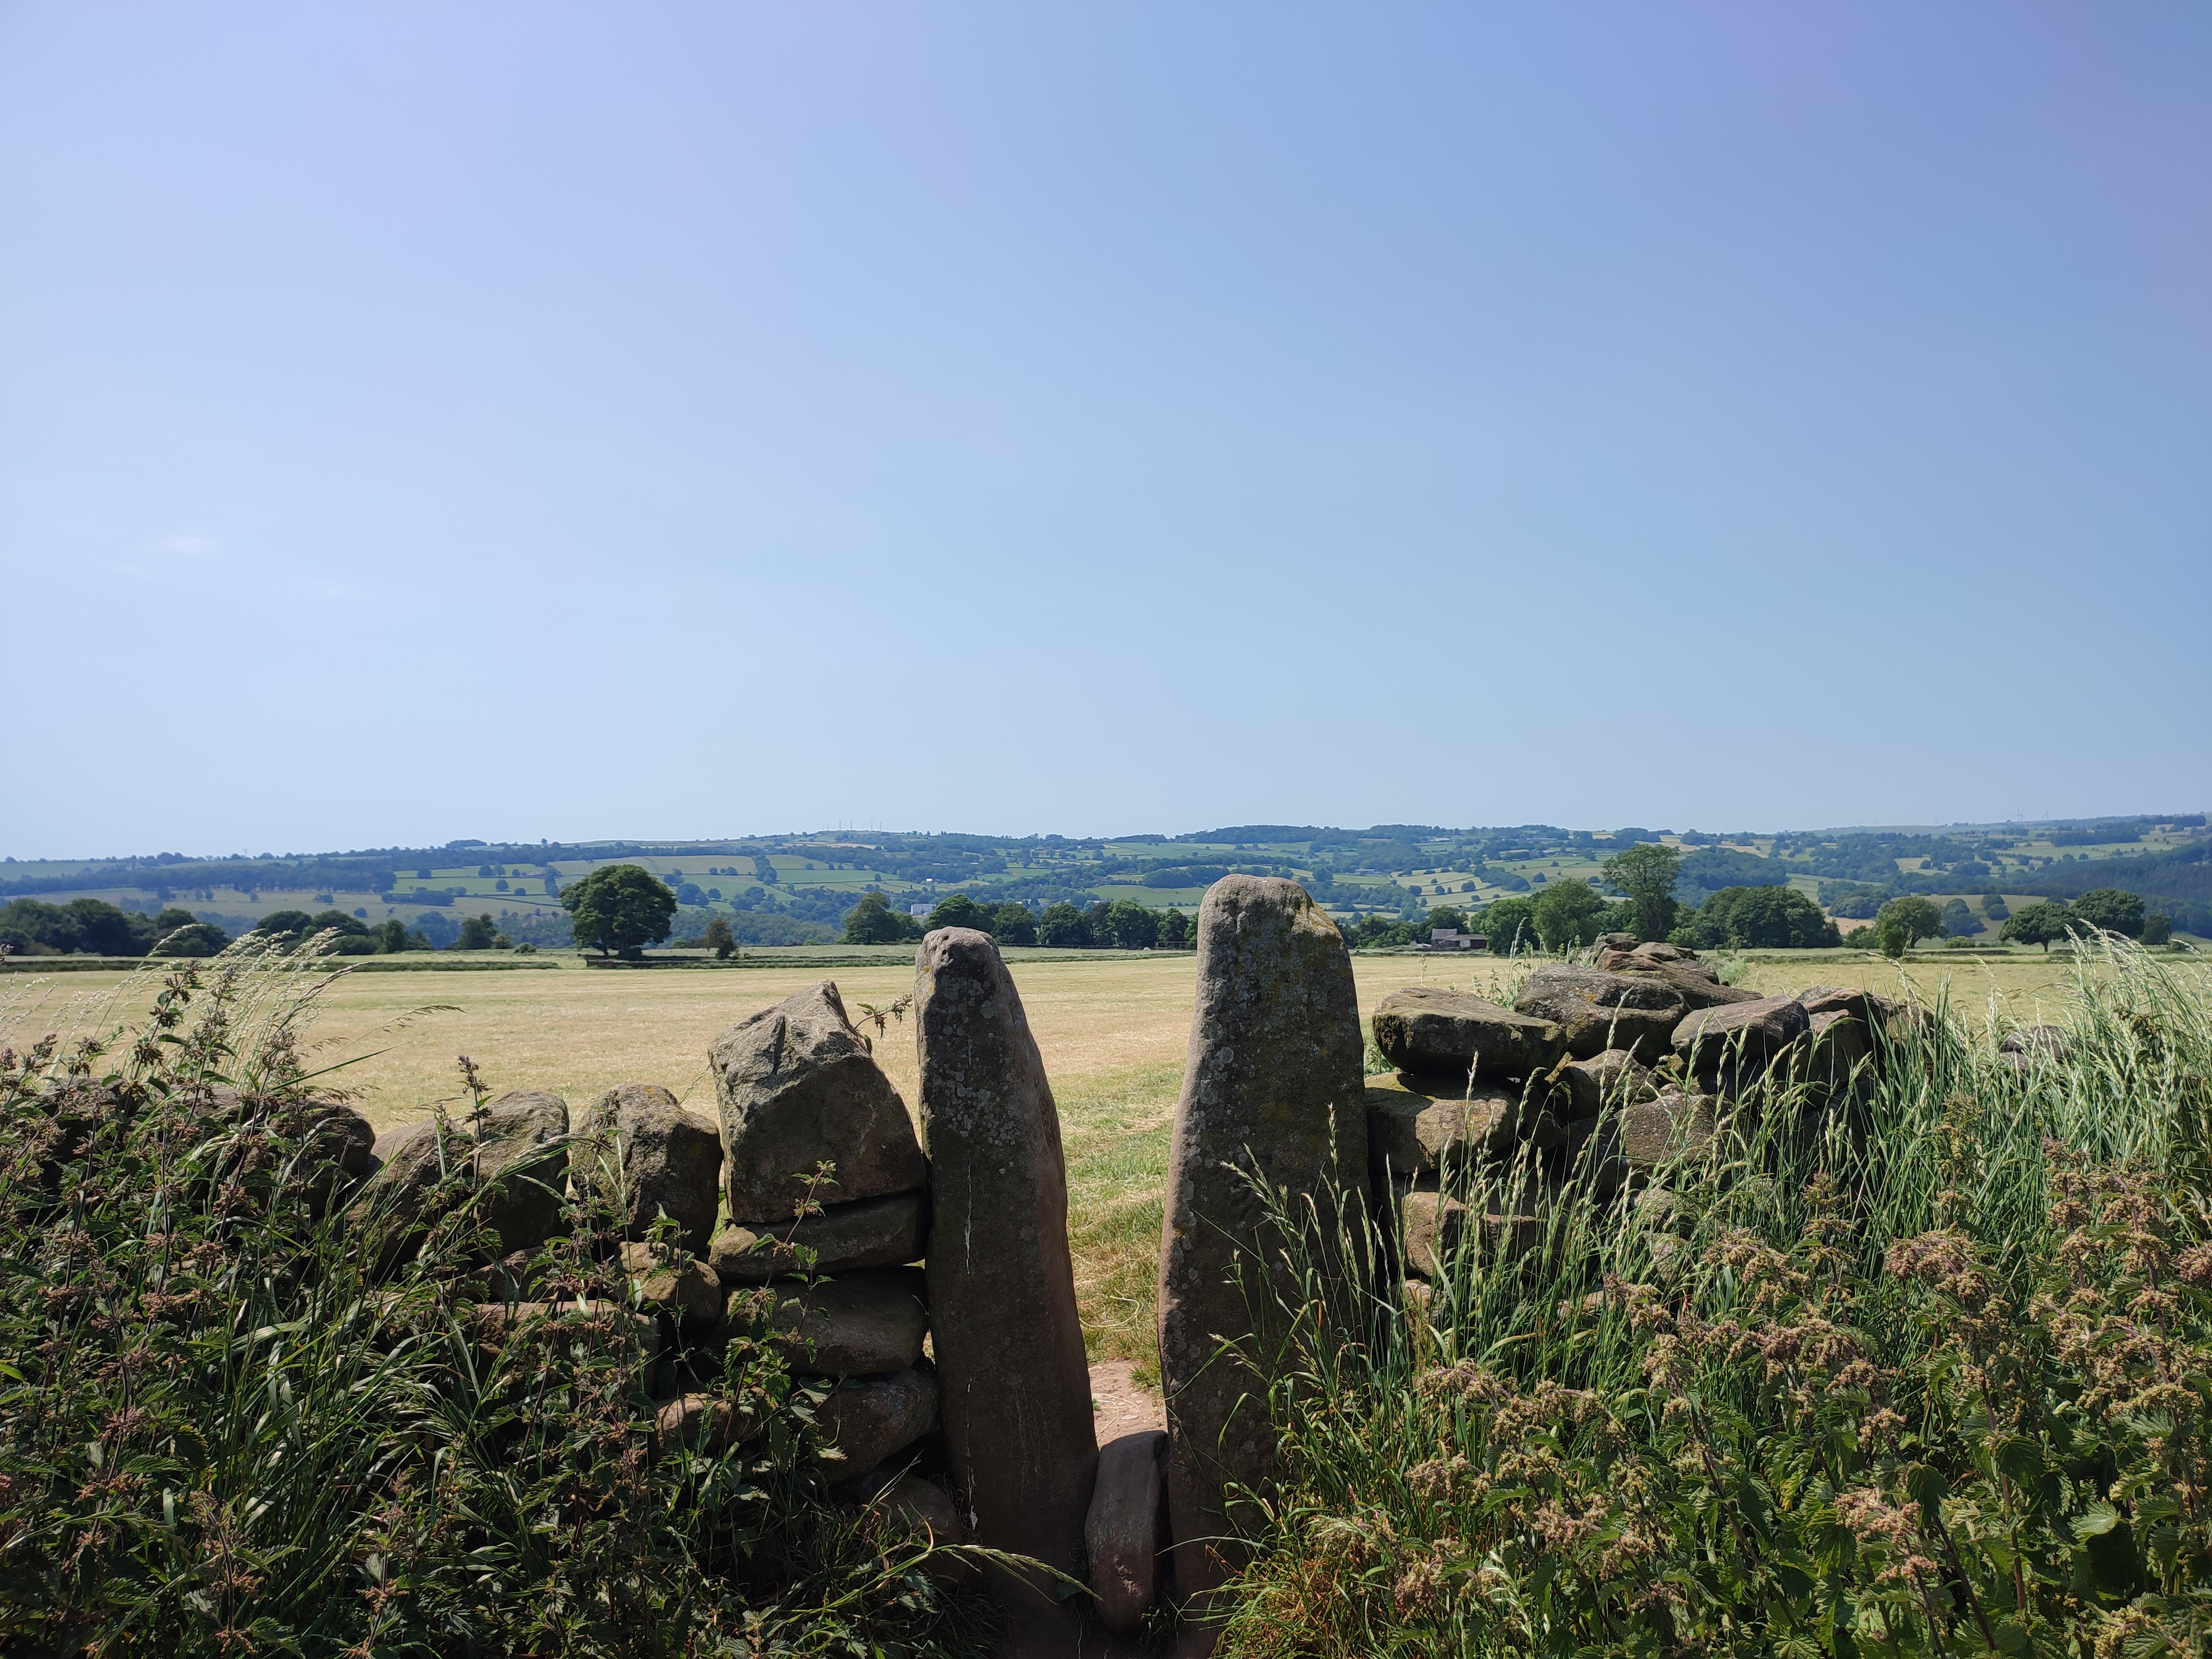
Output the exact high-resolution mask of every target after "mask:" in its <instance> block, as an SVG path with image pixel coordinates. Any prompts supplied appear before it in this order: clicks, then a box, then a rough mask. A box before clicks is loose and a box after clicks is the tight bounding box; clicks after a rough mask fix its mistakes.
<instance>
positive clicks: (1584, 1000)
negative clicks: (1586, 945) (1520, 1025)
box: [1513, 966, 1690, 1064]
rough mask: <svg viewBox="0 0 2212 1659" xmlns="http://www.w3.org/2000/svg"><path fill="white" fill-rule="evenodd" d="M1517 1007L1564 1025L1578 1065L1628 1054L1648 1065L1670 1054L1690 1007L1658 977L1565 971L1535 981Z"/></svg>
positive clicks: (1531, 978) (1542, 973)
mask: <svg viewBox="0 0 2212 1659" xmlns="http://www.w3.org/2000/svg"><path fill="white" fill-rule="evenodd" d="M1513 1006H1514V1007H1516V1009H1518V1010H1519V1011H1520V1012H1522V1013H1524V1014H1534V1015H1536V1016H1537V1017H1538V1018H1543V1019H1548V1020H1550V1021H1552V1022H1553V1024H1556V1025H1558V1026H1559V1030H1560V1032H1561V1033H1562V1035H1563V1036H1565V1041H1566V1047H1567V1052H1568V1053H1569V1054H1572V1055H1573V1056H1574V1057H1575V1058H1576V1059H1577V1060H1588V1059H1590V1058H1591V1057H1592V1056H1593V1055H1595V1054H1602V1053H1603V1052H1604V1051H1605V1050H1606V1049H1607V1048H1625V1049H1627V1050H1628V1051H1629V1052H1630V1053H1632V1054H1634V1055H1635V1056H1636V1058H1637V1059H1638V1060H1643V1061H1644V1062H1645V1063H1647V1064H1649V1063H1650V1062H1653V1061H1656V1060H1659V1059H1660V1058H1661V1057H1662V1055H1664V1054H1666V1052H1667V1040H1668V1038H1669V1037H1671V1036H1673V1035H1674V1027H1675V1026H1676V1025H1678V1024H1680V1023H1681V1019H1682V1016H1683V1015H1684V1014H1686V1013H1687V1012H1689V1006H1690V1005H1689V1003H1688V1002H1687V1000H1686V999H1685V998H1684V997H1683V995H1682V994H1681V993H1680V991H1679V990H1677V989H1675V988H1674V986H1672V985H1671V984H1669V983H1668V982H1667V981H1664V980H1662V979H1659V978H1657V977H1656V976H1654V975H1648V974H1601V973H1598V972H1596V971H1595V969H1589V968H1568V967H1564V966H1562V967H1549V968H1539V969H1537V970H1536V971H1535V972H1534V973H1533V974H1531V975H1528V981H1527V983H1525V984H1524V985H1522V987H1521V994H1520V995H1519V996H1517V997H1516V998H1514V999H1513Z"/></svg>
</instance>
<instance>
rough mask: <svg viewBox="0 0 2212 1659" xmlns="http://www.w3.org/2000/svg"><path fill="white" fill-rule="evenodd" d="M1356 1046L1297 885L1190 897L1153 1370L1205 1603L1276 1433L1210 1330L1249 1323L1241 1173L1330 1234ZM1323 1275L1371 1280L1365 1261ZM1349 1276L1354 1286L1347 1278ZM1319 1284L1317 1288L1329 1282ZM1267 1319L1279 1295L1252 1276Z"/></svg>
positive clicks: (1248, 1375) (1357, 1072)
mask: <svg viewBox="0 0 2212 1659" xmlns="http://www.w3.org/2000/svg"><path fill="white" fill-rule="evenodd" d="M1364 1047H1365V1045H1364V1042H1362V1040H1361V1033H1360V1028H1359V1006H1358V996H1357V994H1356V992H1355V990H1354V988H1353V985H1352V963H1351V959H1350V957H1348V956H1347V954H1346V951H1345V946H1344V939H1343V937H1342V935H1340V933H1338V932H1337V930H1336V926H1335V924H1334V922H1332V921H1329V919H1328V915H1327V914H1326V913H1324V912H1323V911H1322V909H1321V908H1320V907H1319V906H1318V905H1316V904H1315V903H1314V902H1313V901H1312V899H1310V897H1308V896H1307V895H1306V892H1305V890H1304V889H1303V888H1301V887H1300V886H1299V885H1298V884H1297V883H1296V882H1291V881H1284V880H1280V879H1278V878H1271V877H1255V876H1229V877H1225V878H1223V879H1222V880H1220V881H1218V882H1216V883H1215V884H1213V885H1212V887H1211V888H1209V889H1208V890H1207V891H1206V899H1205V902H1204V903H1203V904H1201V905H1200V908H1199V919H1198V995H1197V1007H1196V1011H1195V1012H1194V1016H1193V1018H1192V1020H1191V1030H1190V1053H1189V1059H1188V1063H1187V1065H1186V1067H1185V1070H1184V1073H1183V1085H1182V1097H1181V1099H1180V1100H1179V1101H1178V1102H1177V1103H1176V1115H1175V1130H1174V1139H1173V1141H1172V1143H1171V1146H1170V1153H1169V1166H1168V1191H1167V1213H1166V1217H1165V1221H1164V1226H1163V1229H1162V1237H1161V1250H1160V1294H1159V1309H1160V1380H1161V1383H1162V1392H1163V1393H1164V1395H1165V1396H1166V1400H1167V1407H1168V1424H1169V1433H1170V1437H1171V1444H1170V1455H1169V1468H1168V1492H1169V1499H1168V1501H1169V1508H1170V1515H1171V1516H1172V1525H1171V1528H1170V1530H1171V1533H1172V1535H1173V1536H1174V1537H1175V1538H1176V1540H1178V1542H1177V1543H1176V1547H1175V1565H1174V1577H1175V1585H1176V1594H1177V1595H1178V1596H1181V1597H1183V1598H1186V1599H1191V1598H1199V1599H1201V1600H1203V1599H1205V1598H1206V1597H1208V1596H1209V1595H1210V1592H1212V1590H1213V1589H1216V1588H1217V1587H1218V1585H1219V1584H1220V1583H1222V1581H1223V1579H1224V1577H1225V1571H1226V1569H1227V1565H1228V1562H1227V1559H1226V1558H1227V1554H1228V1553H1230V1552H1231V1551H1233V1550H1234V1546H1233V1545H1210V1544H1207V1543H1205V1542H1203V1541H1204V1540H1206V1539H1209V1538H1218V1537H1221V1536H1222V1535H1224V1534H1233V1533H1234V1532H1236V1530H1237V1523H1238V1522H1239V1521H1240V1520H1242V1519H1243V1517H1242V1516H1232V1515H1229V1514H1226V1513H1225V1508H1224V1497H1223V1493H1224V1487H1225V1484H1227V1483H1229V1482H1234V1483H1236V1484H1237V1485H1238V1486H1243V1487H1245V1488H1247V1489H1248V1490H1253V1491H1264V1490H1266V1489H1267V1487H1268V1486H1270V1485H1271V1484H1272V1480H1273V1470H1274V1455H1275V1443H1274V1435H1273V1431H1272V1430H1271V1428H1270V1427H1269V1425H1268V1421H1267V1411H1266V1409H1265V1407H1264V1405H1263V1404H1262V1403H1261V1401H1255V1400H1253V1399H1252V1398H1250V1396H1251V1395H1253V1394H1254V1393H1255V1392H1257V1393H1259V1394H1261V1395H1262V1396H1263V1397H1264V1393H1265V1389H1264V1388H1263V1387H1255V1384H1257V1383H1259V1379H1257V1378H1255V1376H1253V1374H1252V1372H1251V1371H1250V1370H1249V1369H1247V1368H1246V1367H1244V1366H1242V1365H1239V1364H1235V1363H1231V1362H1230V1361H1226V1360H1224V1361H1221V1362H1220V1363H1217V1350H1218V1347H1219V1343H1218V1340H1217V1334H1218V1335H1219V1336H1228V1337H1236V1336H1238V1335H1241V1334H1243V1333H1245V1332H1247V1331H1249V1330H1250V1328H1251V1325H1252V1312H1253V1310H1252V1309H1251V1308H1250V1307H1249V1305H1248V1304H1247V1301H1246V1293H1245V1291H1242V1290H1240V1289H1238V1288H1237V1286H1236V1285H1234V1284H1232V1283H1231V1282H1230V1281H1231V1278H1232V1274H1233V1273H1234V1272H1235V1270H1236V1267H1237V1263H1238V1261H1239V1260H1240V1259H1242V1260H1243V1261H1245V1262H1246V1263H1248V1264H1249V1263H1252V1262H1254V1261H1258V1260H1261V1259H1262V1256H1261V1252H1262V1251H1263V1249H1264V1247H1265V1243H1266V1240H1265V1237H1264V1235H1263V1232H1262V1216H1261V1203H1260V1200H1259V1199H1258V1198H1257V1197H1256V1196H1255V1194H1254V1193H1253V1191H1252V1189H1251V1188H1250V1186H1249V1184H1248V1183H1247V1182H1246V1181H1245V1180H1244V1179H1243V1177H1242V1176H1240V1175H1238V1174H1237V1173H1236V1172H1235V1170H1232V1169H1230V1168H1225V1167H1224V1166H1225V1165H1235V1166H1237V1167H1238V1168H1243V1169H1249V1168H1252V1167H1253V1166H1254V1165H1255V1164H1256V1165H1257V1172H1258V1173H1259V1175H1260V1176H1261V1177H1262V1178H1264V1180H1265V1181H1266V1182H1267V1184H1268V1185H1269V1186H1270V1187H1273V1188H1278V1189H1283V1188H1287V1189H1289V1190H1290V1191H1291V1193H1293V1194H1311V1195H1312V1196H1313V1198H1314V1200H1316V1203H1317V1204H1318V1205H1319V1206H1320V1208H1321V1212H1322V1217H1323V1221H1324V1225H1325V1226H1327V1227H1328V1228H1329V1229H1330V1231H1332V1232H1333V1231H1334V1222H1335V1216H1334V1211H1333V1210H1332V1208H1331V1207H1330V1202H1329V1199H1328V1189H1329V1186H1330V1183H1332V1182H1333V1183H1334V1184H1335V1186H1336V1188H1337V1189H1338V1190H1340V1191H1343V1192H1352V1191H1358V1190H1361V1189H1363V1188H1364V1180H1363V1177H1364V1175H1365V1172H1366V1170H1367V1110H1366V1082H1365V1079H1364V1077H1363V1075H1362V1069H1363V1067H1362V1055H1363V1053H1364ZM1334 1270H1335V1271H1336V1272H1338V1273H1345V1274H1347V1275H1359V1276H1362V1277H1364V1265H1363V1264H1361V1263H1359V1262H1339V1263H1337V1264H1335V1268H1334ZM1355 1282H1357V1281H1356V1280H1355ZM1324 1288H1328V1287H1327V1285H1324ZM1251 1289H1252V1291H1254V1293H1255V1295H1254V1300H1255V1301H1256V1302H1258V1303H1259V1304H1261V1311H1262V1313H1263V1314H1264V1312H1265V1310H1266V1309H1267V1306H1269V1305H1270V1304H1272V1300H1273V1298H1272V1297H1270V1296H1269V1295H1268V1293H1267V1287H1266V1286H1265V1285H1261V1284H1257V1283H1255V1285H1252V1286H1251ZM1283 1336H1284V1333H1283V1332H1281V1331H1279V1330H1277V1329H1274V1328H1273V1327H1272V1326H1268V1327H1267V1328H1263V1329H1261V1331H1260V1332H1258V1333H1256V1334H1255V1340H1254V1341H1253V1342H1252V1343H1251V1344H1250V1345H1249V1352H1250V1354H1251V1356H1252V1358H1253V1359H1254V1360H1255V1363H1256V1364H1259V1365H1261V1367H1262V1368H1265V1367H1266V1366H1267V1365H1268V1364H1270V1363H1271V1361H1272V1356H1273V1352H1274V1350H1275V1348H1276V1346H1277V1345H1278V1344H1279V1342H1280V1341H1281V1340H1282V1338H1283Z"/></svg>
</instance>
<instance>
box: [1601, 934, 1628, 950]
mask: <svg viewBox="0 0 2212 1659" xmlns="http://www.w3.org/2000/svg"><path fill="white" fill-rule="evenodd" d="M1597 948H1598V949H1599V950H1601V951H1633V950H1634V949H1635V948H1636V935H1635V934H1633V933H1600V934H1599V935H1598V936H1597Z"/></svg>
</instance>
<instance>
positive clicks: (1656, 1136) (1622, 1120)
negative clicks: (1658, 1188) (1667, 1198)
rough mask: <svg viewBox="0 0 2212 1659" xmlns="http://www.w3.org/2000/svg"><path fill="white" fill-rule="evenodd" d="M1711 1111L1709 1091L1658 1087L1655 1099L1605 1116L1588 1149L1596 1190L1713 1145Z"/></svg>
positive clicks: (1645, 1175) (1639, 1176) (1615, 1185)
mask: <svg viewBox="0 0 2212 1659" xmlns="http://www.w3.org/2000/svg"><path fill="white" fill-rule="evenodd" d="M1714 1127H1715V1112H1714V1104H1713V1100H1712V1097H1711V1096H1709V1095H1686V1094H1684V1093H1683V1092H1682V1091H1680V1090H1679V1089H1662V1090H1661V1091H1659V1097H1658V1098H1657V1099H1656V1100H1651V1101H1647V1102H1645V1103H1644V1104H1643V1105H1641V1106H1632V1107H1630V1108H1629V1109H1627V1110H1626V1111H1625V1112H1623V1113H1621V1114H1620V1116H1618V1117H1616V1118H1611V1119H1608V1120H1607V1121H1606V1123H1605V1124H1604V1126H1603V1127H1601V1129H1600V1130H1599V1132H1598V1141H1597V1144H1596V1146H1593V1147H1592V1148H1591V1149H1590V1166H1589V1167H1590V1171H1591V1176H1592V1184H1593V1185H1594V1186H1595V1188H1596V1190H1597V1191H1598V1192H1599V1193H1600V1194H1607V1193H1611V1192H1613V1191H1615V1190H1617V1189H1618V1188H1620V1185H1621V1184H1622V1183H1623V1182H1632V1181H1644V1180H1648V1179H1649V1178H1650V1176H1652V1175H1654V1174H1655V1173H1656V1172H1657V1171H1658V1170H1661V1169H1662V1168H1664V1167H1665V1166H1666V1164H1668V1162H1669V1161H1670V1160H1672V1159H1674V1158H1678V1157H1681V1156H1683V1155H1685V1154H1694V1153H1697V1152H1702V1151H1704V1150H1705V1148H1706V1147H1708V1146H1711V1144H1712V1139H1713V1130H1714Z"/></svg>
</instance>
